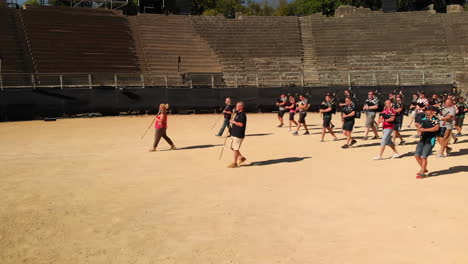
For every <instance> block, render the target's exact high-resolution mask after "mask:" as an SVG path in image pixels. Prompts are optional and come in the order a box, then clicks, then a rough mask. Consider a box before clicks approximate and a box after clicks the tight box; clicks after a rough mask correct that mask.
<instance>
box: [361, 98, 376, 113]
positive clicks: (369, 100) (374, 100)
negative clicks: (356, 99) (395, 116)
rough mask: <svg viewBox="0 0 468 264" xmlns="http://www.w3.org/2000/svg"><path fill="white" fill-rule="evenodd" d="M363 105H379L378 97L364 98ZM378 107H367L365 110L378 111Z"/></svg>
mask: <svg viewBox="0 0 468 264" xmlns="http://www.w3.org/2000/svg"><path fill="white" fill-rule="evenodd" d="M364 104H365V105H367V106H376V105H377V106H378V105H379V99H377V98H374V99H372V100H371V99H366V101H365V102H364ZM378 110H379V109H378V108H377V109H367V112H378Z"/></svg>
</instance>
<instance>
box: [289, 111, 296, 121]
mask: <svg viewBox="0 0 468 264" xmlns="http://www.w3.org/2000/svg"><path fill="white" fill-rule="evenodd" d="M295 115H296V113H295V112H289V120H290V121H294V116H295Z"/></svg>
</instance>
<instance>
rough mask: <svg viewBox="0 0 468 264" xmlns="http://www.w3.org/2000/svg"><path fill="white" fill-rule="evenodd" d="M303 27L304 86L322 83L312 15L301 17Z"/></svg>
mask: <svg viewBox="0 0 468 264" xmlns="http://www.w3.org/2000/svg"><path fill="white" fill-rule="evenodd" d="M299 22H300V27H301V43H302V63H303V73H304V86H311V85H317V84H320V80H319V74H318V70H317V62H316V56H315V49H314V47H315V45H314V36H313V35H312V25H311V23H310V17H300V18H299Z"/></svg>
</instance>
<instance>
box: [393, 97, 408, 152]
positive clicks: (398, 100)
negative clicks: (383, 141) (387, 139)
mask: <svg viewBox="0 0 468 264" xmlns="http://www.w3.org/2000/svg"><path fill="white" fill-rule="evenodd" d="M402 99H403V97H402V95H401V94H397V95H396V96H395V102H394V103H393V108H394V109H395V112H396V115H395V121H394V124H395V127H394V129H393V142H396V141H395V139H396V138H399V139H400V145H404V144H405V140H403V137H402V136H401V134H400V130H401V128H402V126H403V100H402Z"/></svg>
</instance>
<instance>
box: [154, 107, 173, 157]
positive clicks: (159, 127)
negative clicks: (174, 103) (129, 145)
mask: <svg viewBox="0 0 468 264" xmlns="http://www.w3.org/2000/svg"><path fill="white" fill-rule="evenodd" d="M167 109H169V105H168V104H160V105H159V113H158V115H157V116H156V117H155V123H154V126H155V128H156V133H155V135H154V143H153V148H152V149H150V152H153V151H156V147H158V144H159V141H160V140H161V138H164V139H165V140H166V141H167V143H168V144H169V145H171V149H176V146H175V145H174V143H172V140H171V139H170V138H169V137H168V136H167V134H166V131H167Z"/></svg>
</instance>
